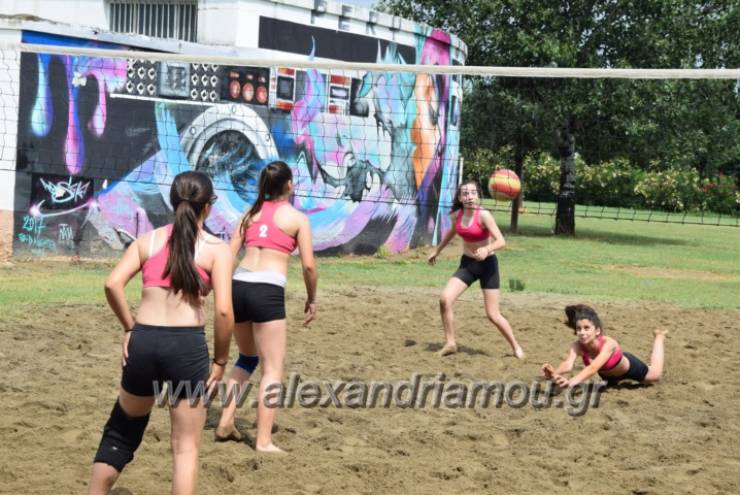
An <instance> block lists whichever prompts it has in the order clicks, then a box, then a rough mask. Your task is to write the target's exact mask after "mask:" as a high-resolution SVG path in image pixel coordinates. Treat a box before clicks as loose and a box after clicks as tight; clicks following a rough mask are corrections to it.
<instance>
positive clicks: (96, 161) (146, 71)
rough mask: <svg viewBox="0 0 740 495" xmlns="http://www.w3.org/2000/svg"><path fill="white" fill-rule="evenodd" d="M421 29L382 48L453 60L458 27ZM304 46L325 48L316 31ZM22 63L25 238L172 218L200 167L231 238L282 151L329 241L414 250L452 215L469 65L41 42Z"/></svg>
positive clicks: (121, 234)
mask: <svg viewBox="0 0 740 495" xmlns="http://www.w3.org/2000/svg"><path fill="white" fill-rule="evenodd" d="M365 38H367V37H365ZM322 39H323V38H322ZM417 39H418V45H417V46H416V47H413V48H412V47H408V46H404V47H399V46H398V45H396V44H394V43H390V42H384V43H380V42H378V41H377V40H376V44H375V46H376V52H375V54H374V56H375V58H374V61H378V62H382V63H387V64H405V63H411V62H415V63H424V64H449V63H450V52H449V51H450V41H449V37H447V35H445V34H444V33H441V32H438V31H430V32H428V33H419V34H418V36H417ZM298 48H299V47H292V48H291V49H293V50H298ZM302 49H303V53H304V55H305V56H307V57H311V56H313V55H314V54H315V53H316V50H317V46H316V40H315V38H314V39H312V41H311V45H310V46H303V47H302ZM332 49H333V50H336V47H334V48H332ZM346 49H347V50H350V51H351V47H347V48H346ZM354 56H356V55H354ZM409 56H413V57H415V60H407V58H406V57H409ZM21 71H22V74H23V79H22V84H21V94H20V99H19V106H20V114H19V129H18V160H17V180H16V194H15V198H16V199H15V201H16V208H15V223H16V225H15V227H16V228H15V232H16V233H17V234H16V238H15V239H14V249H15V250H18V251H30V252H32V253H36V254H49V253H61V254H65V253H76V254H86V255H95V254H107V253H109V252H110V251H111V250H117V249H121V248H122V247H123V246H124V245H125V244H126V243H128V242H130V240H131V239H134V238H136V237H137V236H139V235H141V234H142V233H145V232H147V231H149V230H151V229H152V228H155V227H158V226H161V225H164V224H165V223H167V222H168V221H169V220H170V214H171V207H170V205H169V199H168V198H169V187H170V184H171V183H172V179H173V178H174V176H175V175H177V174H178V173H180V172H183V171H186V170H200V171H203V172H205V173H207V174H208V175H209V176H210V177H211V178H212V179H213V181H214V184H215V187H216V189H217V190H218V196H219V200H218V202H217V203H216V205H214V208H213V211H212V214H211V216H210V218H209V219H208V222H207V227H208V229H209V230H210V231H211V232H213V233H214V234H216V235H219V236H221V237H222V238H225V239H226V238H228V236H229V235H230V233H231V231H232V229H233V226H234V225H235V224H236V223H237V221H238V219H239V218H240V216H241V215H242V213H243V212H244V211H245V210H246V209H247V208H249V206H251V204H252V203H253V202H254V200H255V198H256V188H257V181H258V178H259V174H260V172H261V170H262V168H263V167H264V166H265V165H266V164H267V163H269V162H270V161H272V160H275V159H281V160H284V161H285V162H286V163H288V164H289V165H290V166H291V167H292V169H293V173H294V179H295V180H294V182H295V196H294V198H293V204H294V205H295V206H296V207H297V208H298V209H300V210H302V211H304V212H305V213H306V214H307V215H308V216H309V218H310V221H311V224H312V228H313V232H314V238H315V248H316V250H317V251H319V252H324V253H343V252H354V253H373V252H375V251H377V249H378V248H379V247H380V246H381V245H386V246H387V247H388V248H389V249H390V250H391V251H400V250H403V249H407V248H409V247H413V246H416V245H420V244H428V243H430V242H432V241H434V240H436V239H438V238H439V236H440V233H441V231H442V230H444V229H446V228H447V227H448V225H446V224H447V223H449V219H448V216H447V215H446V212H447V211H448V207H449V204H450V203H451V199H452V192H451V191H452V189H453V188H454V185H455V184H456V181H457V160H458V143H459V134H458V131H457V126H458V125H459V123H458V122H457V119H458V116H459V109H458V107H459V104H460V94H459V85H457V84H456V81H455V80H454V79H453V78H450V77H447V76H429V75H420V74H404V73H396V72H368V73H355V72H352V73H349V72H331V71H329V72H327V71H318V70H299V69H292V68H280V67H273V68H265V67H251V68H250V67H219V66H216V65H209V64H200V65H199V64H166V63H146V62H142V61H136V60H124V59H107V58H91V57H73V56H66V57H63V56H56V55H54V56H52V55H45V54H40V55H37V54H30V53H25V54H23V55H22V59H21ZM186 100H189V101H186Z"/></svg>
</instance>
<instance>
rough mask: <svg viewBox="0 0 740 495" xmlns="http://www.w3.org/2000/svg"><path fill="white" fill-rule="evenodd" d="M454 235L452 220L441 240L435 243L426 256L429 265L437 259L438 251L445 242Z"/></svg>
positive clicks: (448, 241)
mask: <svg viewBox="0 0 740 495" xmlns="http://www.w3.org/2000/svg"><path fill="white" fill-rule="evenodd" d="M453 237H455V224H454V222H453V224H452V227H450V230H448V231H447V233H446V234H445V235H444V237H443V238H442V240H441V241H440V243H439V244H437V248H436V249H435V250H434V251H433V252H432V254H430V255H429V257H428V258H427V261H428V262H429V264H430V265H433V264H434V262H435V261H436V260H437V256H439V253H441V252H442V250H443V249H444V248H445V246H447V244H449V243H450V241H451V240H452V238H453Z"/></svg>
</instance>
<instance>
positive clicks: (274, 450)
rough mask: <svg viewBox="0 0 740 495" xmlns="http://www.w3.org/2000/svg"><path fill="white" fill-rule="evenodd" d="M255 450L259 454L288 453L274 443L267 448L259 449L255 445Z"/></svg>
mask: <svg viewBox="0 0 740 495" xmlns="http://www.w3.org/2000/svg"><path fill="white" fill-rule="evenodd" d="M254 450H256V451H257V452H262V453H264V454H285V453H286V452H285V451H284V450H283V449H281V448H280V447H278V446H277V445H275V444H274V443H271V444H270V445H267V446H265V447H259V446H256V445H255V447H254Z"/></svg>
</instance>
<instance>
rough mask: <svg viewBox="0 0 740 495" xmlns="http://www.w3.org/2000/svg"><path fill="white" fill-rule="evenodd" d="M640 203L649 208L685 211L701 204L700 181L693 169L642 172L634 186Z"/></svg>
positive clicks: (697, 173) (696, 207)
mask: <svg viewBox="0 0 740 495" xmlns="http://www.w3.org/2000/svg"><path fill="white" fill-rule="evenodd" d="M635 193H637V195H638V197H639V199H640V205H642V206H645V207H647V208H650V209H657V210H667V211H687V210H692V209H698V208H699V207H701V205H702V182H701V178H700V177H699V172H697V171H696V170H694V169H669V170H665V171H661V172H652V173H646V174H644V175H643V176H642V177H641V178H640V180H639V181H638V183H637V186H635Z"/></svg>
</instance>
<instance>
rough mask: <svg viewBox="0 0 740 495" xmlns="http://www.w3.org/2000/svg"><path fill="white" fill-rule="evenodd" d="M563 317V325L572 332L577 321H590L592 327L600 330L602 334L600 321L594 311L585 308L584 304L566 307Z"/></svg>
mask: <svg viewBox="0 0 740 495" xmlns="http://www.w3.org/2000/svg"><path fill="white" fill-rule="evenodd" d="M565 316H566V318H567V320H565V324H566V325H567V326H568V327H570V328H572V329H573V331H575V329H576V322H577V321H578V320H590V321H591V323H593V324H594V326H595V327H596V328H598V329H599V330H601V331H602V333H603V327H602V326H601V319H600V318H599V315H598V314H596V310H595V309H594V308H592V307H591V306H587V305H585V304H573V305H570V306H566V307H565Z"/></svg>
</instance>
